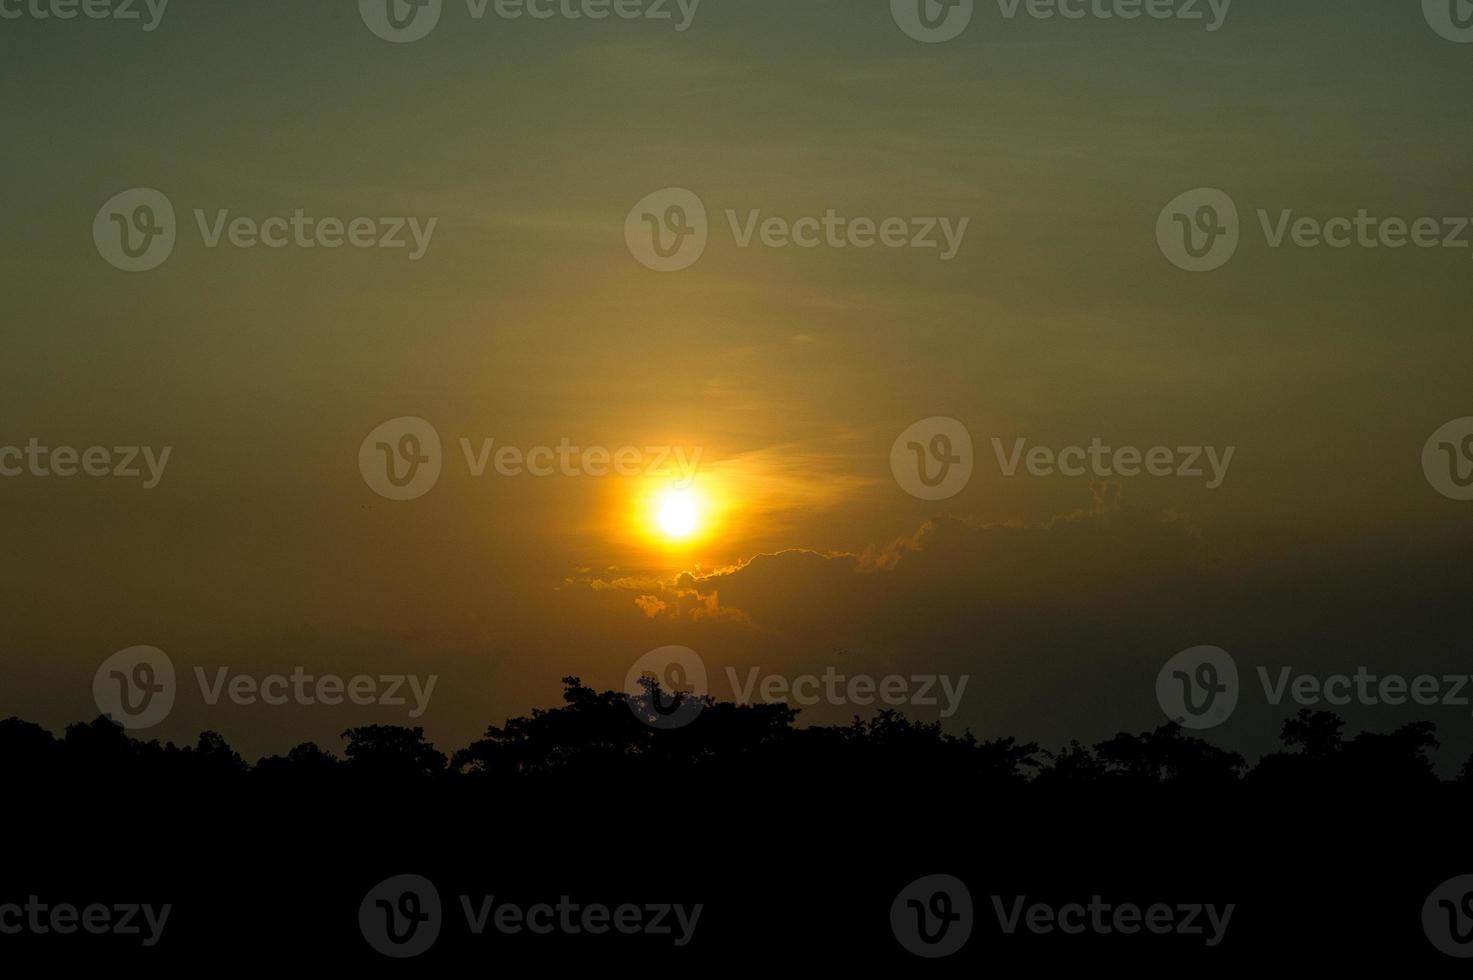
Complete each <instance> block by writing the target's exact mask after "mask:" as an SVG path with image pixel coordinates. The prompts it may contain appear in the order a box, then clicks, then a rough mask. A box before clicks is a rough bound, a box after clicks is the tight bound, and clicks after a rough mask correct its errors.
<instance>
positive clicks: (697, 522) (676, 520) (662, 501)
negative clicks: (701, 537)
mask: <svg viewBox="0 0 1473 980" xmlns="http://www.w3.org/2000/svg"><path fill="white" fill-rule="evenodd" d="M701 511H702V506H701V499H700V497H699V495H697V493H696V492H695V490H694V489H692V488H690V487H671V488H670V489H668V490H665V491H663V492H662V493H661V494H660V495H659V496H658V497H657V498H656V514H655V522H656V523H657V524H658V525H659V527H660V531H661V532H662V533H663V534H664V535H665V537H667V538H670V539H671V540H672V541H685V540H687V539H689V538H692V537H694V536H695V535H696V534H697V533H699V531H700V530H701Z"/></svg>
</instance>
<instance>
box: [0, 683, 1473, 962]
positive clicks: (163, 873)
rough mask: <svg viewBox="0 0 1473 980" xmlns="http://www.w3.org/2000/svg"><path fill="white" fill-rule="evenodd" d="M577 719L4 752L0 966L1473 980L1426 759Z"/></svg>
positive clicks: (1416, 744)
mask: <svg viewBox="0 0 1473 980" xmlns="http://www.w3.org/2000/svg"><path fill="white" fill-rule="evenodd" d="M567 697H568V703H567V705H566V706H565V707H563V708H560V709H557V710H555V711H550V712H539V713H536V714H534V716H533V717H532V718H530V719H517V720H515V721H512V722H508V724H507V725H506V727H504V728H493V729H491V730H489V731H488V733H487V739H486V740H484V741H482V742H479V743H477V744H476V745H473V746H471V747H469V748H468V749H466V750H463V751H462V752H459V753H456V754H455V756H453V757H451V758H447V757H445V756H444V755H441V754H439V753H438V752H436V751H435V750H434V749H433V747H431V746H428V745H426V744H425V743H424V742H423V739H422V737H421V736H420V735H419V734H418V733H416V732H414V731H412V730H405V729H398V728H388V727H375V728H368V729H356V730H353V731H352V732H348V733H345V736H346V747H345V749H344V750H343V756H344V758H342V759H339V758H337V757H335V756H332V755H328V754H327V753H324V752H322V751H321V750H315V749H314V748H308V747H303V748H299V749H297V750H294V751H293V752H292V753H291V754H290V755H289V756H287V757H280V758H274V759H267V760H261V761H260V762H258V763H257V764H256V765H254V766H247V765H246V764H245V763H244V762H243V761H242V760H240V758H239V757H238V756H236V755H235V754H234V753H233V752H232V751H231V750H230V749H229V747H228V746H227V745H225V743H224V742H223V741H222V740H220V739H218V737H217V736H209V735H206V736H203V737H202V738H201V740H200V742H199V744H198V745H196V746H192V747H189V748H184V749H178V748H175V747H173V746H159V745H157V743H145V742H140V741H138V740H135V739H130V738H129V737H128V736H127V735H126V734H125V733H123V732H122V731H121V730H119V729H117V728H116V727H115V726H113V725H112V724H111V723H110V722H107V721H106V720H99V721H97V722H94V723H92V724H90V725H77V726H73V727H72V728H71V729H69V730H68V731H67V733H66V735H65V736H64V737H63V738H59V739H56V738H52V737H51V736H50V735H49V734H48V733H44V732H42V731H41V730H40V729H37V728H35V726H29V725H26V724H25V723H23V722H18V721H15V720H12V721H9V722H3V723H0V764H3V766H4V774H5V778H6V787H7V792H6V795H5V803H4V813H5V816H4V826H5V827H6V829H7V833H8V836H9V839H8V845H9V846H8V847H7V848H6V855H7V857H6V861H5V873H4V874H3V876H0V959H3V961H5V962H6V963H7V964H9V965H10V966H12V967H23V966H25V965H28V964H29V965H41V964H46V965H49V966H51V967H53V968H54V967H55V966H58V965H63V964H70V963H82V964H84V965H105V966H110V967H125V968H126V967H129V966H138V967H144V968H156V969H163V970H165V971H166V975H172V974H174V973H175V972H179V973H183V972H185V971H189V972H191V973H202V972H213V971H217V970H221V969H231V968H235V967H252V968H260V967H267V968H270V967H281V968H283V969H293V968H303V967H306V968H311V967H330V968H340V969H343V970H346V971H350V972H351V973H353V974H361V973H375V974H376V973H379V972H384V973H388V972H399V973H408V972H416V971H424V970H430V971H444V970H450V969H457V968H464V969H468V970H476V971H478V972H482V973H493V972H501V971H505V970H515V969H520V968H524V967H534V968H556V967H563V966H577V967H592V968H595V969H605V970H609V971H618V973H619V974H621V975H622V974H625V973H649V972H657V973H659V972H666V971H691V972H704V971H707V970H711V969H717V970H722V971H723V972H727V971H745V972H758V971H761V972H763V973H767V972H771V971H775V972H777V973H779V974H780V975H782V974H786V973H787V972H790V971H795V970H800V969H806V968H826V969H829V970H833V971H842V972H844V973H852V974H854V975H871V974H885V973H897V974H898V973H901V972H902V971H904V972H905V974H906V975H909V974H910V973H912V972H919V973H948V974H961V975H979V974H981V973H983V971H989V972H990V971H995V970H998V969H1014V968H1022V967H1037V966H1049V965H1088V966H1091V967H1096V968H1097V967H1101V966H1108V965H1112V964H1118V965H1121V966H1126V967H1133V966H1141V965H1148V966H1151V967H1153V968H1160V969H1169V970H1175V971H1183V970H1190V971H1201V972H1204V973H1205V974H1206V975H1217V974H1218V973H1226V972H1227V971H1229V970H1232V971H1234V972H1238V971H1241V970H1243V969H1244V968H1247V967H1257V968H1265V967H1267V968H1270V969H1277V970H1284V969H1290V968H1296V967H1301V968H1312V967H1351V966H1356V967H1360V968H1363V969H1364V968H1368V967H1369V968H1387V967H1393V968H1396V969H1397V970H1398V971H1405V972H1409V973H1410V974H1411V975H1417V976H1424V975H1425V976H1441V975H1452V974H1453V972H1454V971H1463V970H1466V969H1467V961H1465V960H1462V959H1460V958H1457V957H1455V956H1454V955H1450V953H1453V954H1456V953H1462V954H1465V955H1466V954H1473V879H1470V880H1469V881H1467V882H1459V881H1455V880H1454V879H1456V878H1458V877H1459V876H1461V875H1464V874H1473V845H1470V835H1469V832H1468V826H1469V820H1468V816H1469V812H1470V807H1469V802H1470V798H1473V787H1470V786H1469V785H1468V784H1467V783H1466V782H1464V781H1456V782H1441V781H1439V780H1437V779H1436V778H1434V777H1433V776H1432V774H1431V770H1430V765H1429V764H1428V762H1427V753H1428V752H1429V751H1430V750H1431V748H1432V747H1433V746H1434V745H1435V733H1434V732H1433V731H1432V729H1431V727H1430V726H1409V727H1408V728H1406V729H1402V730H1400V731H1399V732H1396V733H1391V734H1387V735H1374V736H1373V735H1361V736H1357V737H1355V738H1349V737H1346V736H1344V735H1343V733H1342V732H1341V731H1340V728H1339V727H1338V725H1337V720H1336V719H1334V718H1333V716H1328V715H1310V714H1308V713H1305V714H1304V715H1302V716H1301V717H1300V718H1298V719H1291V720H1290V721H1289V722H1288V723H1287V724H1286V725H1285V732H1284V735H1285V751H1284V752H1283V753H1281V754H1279V755H1275V756H1270V757H1267V758H1266V759H1264V760H1261V761H1260V762H1259V763H1258V764H1257V765H1256V766H1253V767H1252V768H1251V769H1250V768H1249V767H1248V766H1247V765H1246V764H1245V763H1244V761H1243V760H1242V759H1240V758H1238V757H1236V756H1233V755H1231V754H1230V753H1224V752H1221V751H1220V750H1218V749H1215V748H1212V747H1211V746H1209V745H1207V744H1206V743H1204V742H1201V741H1198V740H1196V739H1193V738H1190V737H1188V736H1186V735H1185V734H1184V733H1182V732H1181V731H1180V730H1179V729H1177V728H1175V726H1166V727H1163V728H1162V729H1158V730H1157V731H1156V732H1151V733H1145V734H1142V735H1137V736H1129V735H1122V736H1119V737H1117V738H1116V739H1113V740H1111V741H1109V742H1106V743H1102V744H1101V745H1099V746H1095V747H1092V748H1081V747H1073V748H1071V749H1070V750H1067V751H1065V752H1062V753H1058V754H1049V753H1046V752H1043V751H1041V750H1039V749H1038V748H1037V747H1035V746H1029V745H1018V744H1016V743H1013V742H1010V741H1001V742H990V743H978V742H973V741H971V740H969V739H956V738H951V737H948V736H945V735H943V734H941V733H940V732H939V731H937V730H935V729H933V728H930V727H927V726H923V725H914V724H911V723H909V722H907V721H905V720H904V719H902V718H899V717H898V716H893V715H882V716H881V717H880V718H878V719H877V720H875V721H873V722H870V723H866V724H863V725H858V724H857V725H856V726H855V727H853V728H848V729H815V728H808V729H796V728H794V727H793V717H792V714H791V712H789V711H788V710H787V709H785V708H781V707H740V708H739V707H736V706H732V705H710V706H708V707H707V709H706V710H705V711H703V712H702V713H701V714H700V716H699V717H698V718H697V719H696V720H695V721H693V722H692V723H691V724H689V725H687V726H685V727H682V728H679V729H675V730H667V731H660V730H655V729H651V728H649V727H647V726H645V725H644V724H643V723H642V722H641V721H639V719H637V718H636V717H635V716H634V714H633V713H632V712H630V711H629V709H628V705H627V704H626V703H625V702H624V700H623V698H622V696H621V695H617V694H597V693H595V692H592V691H589V690H587V689H585V688H582V687H580V686H577V685H572V686H570V688H569V691H568V695H567ZM1439 947H1441V949H1440V948H1439ZM1444 949H1445V950H1447V951H1449V952H1444V951H1443V950H1444ZM17 975H19V974H17Z"/></svg>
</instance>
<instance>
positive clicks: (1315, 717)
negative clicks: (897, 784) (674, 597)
mask: <svg viewBox="0 0 1473 980" xmlns="http://www.w3.org/2000/svg"><path fill="white" fill-rule="evenodd" d="M564 683H565V685H566V689H565V691H564V693H563V700H564V704H563V705H562V706H561V707H558V708H553V709H549V710H541V709H537V710H534V711H533V712H532V714H531V716H530V717H519V718H513V719H511V720H509V721H507V722H506V723H505V724H504V725H501V726H496V725H493V726H491V727H489V728H487V729H486V732H485V736H484V737H483V738H481V739H480V740H478V741H476V742H474V743H472V744H471V745H469V746H467V747H465V748H463V749H460V750H459V751H457V752H454V753H453V754H450V755H447V754H446V753H444V752H442V751H440V750H438V749H437V748H436V747H435V746H434V745H432V744H431V743H429V742H428V741H426V739H425V736H424V731H423V729H421V728H404V727H399V726H395V725H369V726H365V727H361V728H351V729H348V730H347V731H345V732H343V733H342V736H341V737H342V739H343V740H344V744H343V746H342V748H341V754H338V753H334V752H331V751H328V750H326V749H323V748H321V747H320V746H318V745H316V744H313V743H310V742H308V743H303V744H301V745H298V746H297V747H296V748H294V749H292V750H291V751H289V752H287V753H286V754H285V755H275V756H270V757H267V758H263V759H260V760H259V761H257V762H256V763H255V765H250V764H248V763H247V762H246V761H245V760H244V759H243V758H242V757H241V756H240V754H239V753H238V752H236V751H235V750H234V749H232V748H231V747H230V745H229V744H228V743H227V742H226V741H225V739H224V738H223V737H221V736H220V735H219V734H217V733H215V732H204V733H203V734H201V735H200V736H199V739H198V741H197V742H196V743H195V744H194V745H192V746H183V747H181V746H177V745H175V744H173V743H172V742H167V743H162V744H161V743H160V742H158V741H157V740H147V741H146V740H142V739H137V738H133V737H131V736H130V735H129V734H128V733H127V732H125V731H124V730H123V729H122V728H120V727H119V726H117V725H115V724H114V723H112V722H111V721H110V720H109V719H107V718H98V719H96V720H95V721H92V722H90V723H79V724H74V725H70V726H68V727H67V729H66V731H65V733H64V735H63V736H62V737H61V738H57V737H55V736H54V735H53V734H52V733H50V732H48V731H46V730H45V729H43V728H42V727H40V726H39V725H35V724H32V723H30V722H26V721H22V720H21V719H19V718H10V719H7V720H5V721H3V722H0V769H3V774H4V778H5V780H6V783H7V784H8V785H10V786H12V787H14V786H17V785H18V784H25V783H48V782H64V783H74V784H76V785H96V784H97V783H99V782H106V781H110V780H120V779H126V780H128V781H129V782H131V783H134V784H135V785H136V784H137V782H138V781H139V780H144V781H152V782H163V783H180V784H188V785H190V786H192V787H208V786H211V785H217V786H258V787H263V788H264V787H272V788H281V789H302V790H306V789H311V790H331V789H333V788H343V787H365V788H367V787H373V786H381V785H385V784H391V785H400V784H424V785H425V786H430V785H446V786H454V787H463V788H483V789H487V790H492V789H496V788H500V787H503V786H508V787H510V786H525V785H527V784H537V785H544V786H549V787H553V786H557V785H573V784H576V785H577V786H580V787H587V786H589V785H596V784H601V783H606V784H610V785H614V784H618V785H623V786H627V785H629V784H628V783H627V781H628V780H630V779H636V780H637V779H641V778H645V779H650V780H657V781H658V783H659V784H660V785H665V786H681V785H683V786H700V785H710V786H730V785H733V783H736V784H738V785H740V784H741V781H742V780H746V779H751V778H756V777H761V778H762V779H763V780H765V781H779V782H781V781H784V780H786V781H788V782H789V783H790V784H792V785H795V786H797V785H806V786H813V785H815V784H818V785H822V784H836V785H837V784H840V783H841V782H842V781H844V780H846V779H861V780H865V781H876V780H885V779H904V780H905V782H906V784H907V785H927V784H934V785H945V786H948V787H951V788H958V787H962V788H965V789H967V790H968V791H986V792H989V793H995V792H1009V791H1016V792H1020V793H1021V792H1031V793H1039V794H1046V793H1050V792H1067V793H1079V792H1087V791H1090V790H1104V791H1114V790H1131V791H1135V792H1144V791H1148V790H1149V789H1150V788H1152V787H1171V788H1182V789H1190V790H1192V791H1201V792H1210V791H1214V790H1222V791H1235V790H1243V791H1252V790H1254V789H1264V790H1269V791H1273V792H1282V791H1305V790H1311V791H1315V792H1322V791H1333V790H1336V789H1337V788H1338V789H1345V790H1353V791H1355V792H1357V793H1371V792H1384V791H1390V792H1398V791H1407V790H1417V789H1429V790H1430V789H1434V788H1437V787H1438V786H1439V785H1442V784H1441V783H1440V781H1439V779H1438V777H1437V776H1436V775H1435V773H1434V770H1433V762H1432V758H1431V755H1430V753H1431V752H1432V751H1433V750H1435V749H1436V748H1437V747H1438V742H1437V739H1436V736H1435V731H1436V729H1435V726H1434V725H1433V724H1431V723H1428V722H1418V723H1414V724H1409V725H1404V726H1402V727H1401V728H1399V729H1397V730H1396V731H1394V732H1390V733H1387V734H1377V733H1370V732H1364V733H1361V734H1359V735H1356V736H1355V737H1353V738H1347V737H1346V736H1345V734H1344V727H1345V723H1344V722H1343V721H1342V720H1341V719H1340V718H1339V717H1337V716H1336V715H1334V714H1332V713H1329V712H1324V711H1310V710H1307V709H1306V710H1302V711H1300V712H1299V714H1298V715H1297V716H1295V717H1293V718H1290V719H1288V720H1286V721H1285V722H1284V724H1283V728H1282V731H1281V736H1280V737H1281V741H1282V742H1283V745H1284V748H1283V750H1282V751H1279V752H1275V753H1272V754H1270V755H1267V756H1264V757H1263V758H1262V759H1261V760H1259V762H1258V763H1257V764H1256V765H1254V766H1249V765H1248V763H1247V761H1246V760H1245V759H1244V758H1243V757H1242V756H1241V755H1239V754H1237V753H1234V752H1230V751H1226V750H1224V749H1221V748H1218V747H1216V746H1214V745H1212V744H1211V743H1209V742H1207V741H1205V740H1203V739H1200V738H1197V737H1194V736H1193V735H1190V734H1188V733H1187V732H1185V731H1184V730H1183V729H1182V728H1181V727H1180V726H1178V725H1176V724H1165V725H1162V726H1160V727H1159V728H1156V729H1155V730H1154V731H1148V732H1142V733H1140V734H1135V735H1132V734H1127V733H1121V734H1118V735H1116V736H1115V737H1113V738H1110V739H1107V740H1105V741H1103V742H1100V743H1098V744H1096V745H1093V746H1085V745H1081V744H1079V743H1077V742H1076V743H1073V744H1070V745H1069V746H1067V747H1065V748H1063V749H1061V750H1060V751H1057V752H1050V751H1046V750H1043V749H1041V748H1040V747H1039V746H1038V745H1037V744H1033V743H1021V742H1018V741H1016V740H1015V739H1012V738H1003V739H994V740H986V741H979V740H978V739H976V738H975V737H974V736H972V735H971V734H970V733H966V734H963V735H951V734H948V733H946V732H944V731H942V730H941V726H940V725H939V724H927V723H924V722H917V721H912V720H910V719H908V718H906V717H905V716H904V715H902V714H900V713H899V712H896V711H893V710H885V711H880V712H879V713H877V714H876V715H875V716H873V717H872V718H869V719H860V718H855V720H854V721H853V722H852V723H851V724H849V725H847V726H832V727H825V726H814V727H798V726H797V724H796V722H797V717H798V713H799V712H798V710H796V709H793V708H790V707H787V706H786V705H781V704H761V705H739V704H731V703H726V702H717V701H714V700H711V699H705V700H704V701H703V709H702V710H701V711H700V713H699V715H698V716H697V717H696V718H695V719H694V721H692V722H691V723H690V724H688V725H685V726H683V727H678V728H672V729H656V728H653V727H651V726H650V725H647V724H646V723H645V722H644V721H643V720H641V718H640V717H638V716H637V715H636V713H635V712H634V711H632V710H631V701H630V698H629V696H628V695H626V694H624V693H620V692H614V691H604V692H598V691H594V690H592V689H591V688H588V687H584V686H583V684H582V683H581V681H580V680H579V679H578V678H576V677H567V678H564ZM647 693H649V694H651V695H653V696H654V697H656V698H661V697H663V695H662V694H661V692H660V691H659V689H658V686H652V687H651V690H650V691H648V692H647ZM651 785H654V783H651ZM1452 785H1455V786H1460V787H1469V788H1473V758H1470V759H1469V760H1468V762H1466V763H1465V764H1464V766H1463V768H1462V771H1461V773H1460V775H1459V777H1458V779H1457V780H1455V781H1454V783H1453V784H1452Z"/></svg>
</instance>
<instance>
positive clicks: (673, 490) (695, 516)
mask: <svg viewBox="0 0 1473 980" xmlns="http://www.w3.org/2000/svg"><path fill="white" fill-rule="evenodd" d="M635 509H636V514H635V520H636V523H637V524H638V526H639V528H640V532H641V536H642V537H644V538H645V540H647V541H649V542H650V543H652V544H656V545H660V546H662V547H664V548H667V549H676V550H680V551H686V550H688V549H689V548H691V547H694V546H696V545H701V544H707V543H710V541H711V538H712V536H713V535H714V534H715V533H716V531H717V529H718V526H719V525H720V524H721V523H722V522H721V515H722V513H723V511H724V510H725V509H726V506H725V503H724V497H723V495H722V494H721V492H720V490H719V488H718V487H717V485H716V481H714V480H712V479H710V478H708V477H704V476H702V477H697V478H696V479H694V480H690V481H683V480H679V479H669V478H665V479H658V478H657V479H652V480H649V481H648V482H647V483H646V485H645V486H644V487H642V488H641V492H640V493H639V494H638V495H637V499H636V500H635Z"/></svg>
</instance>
